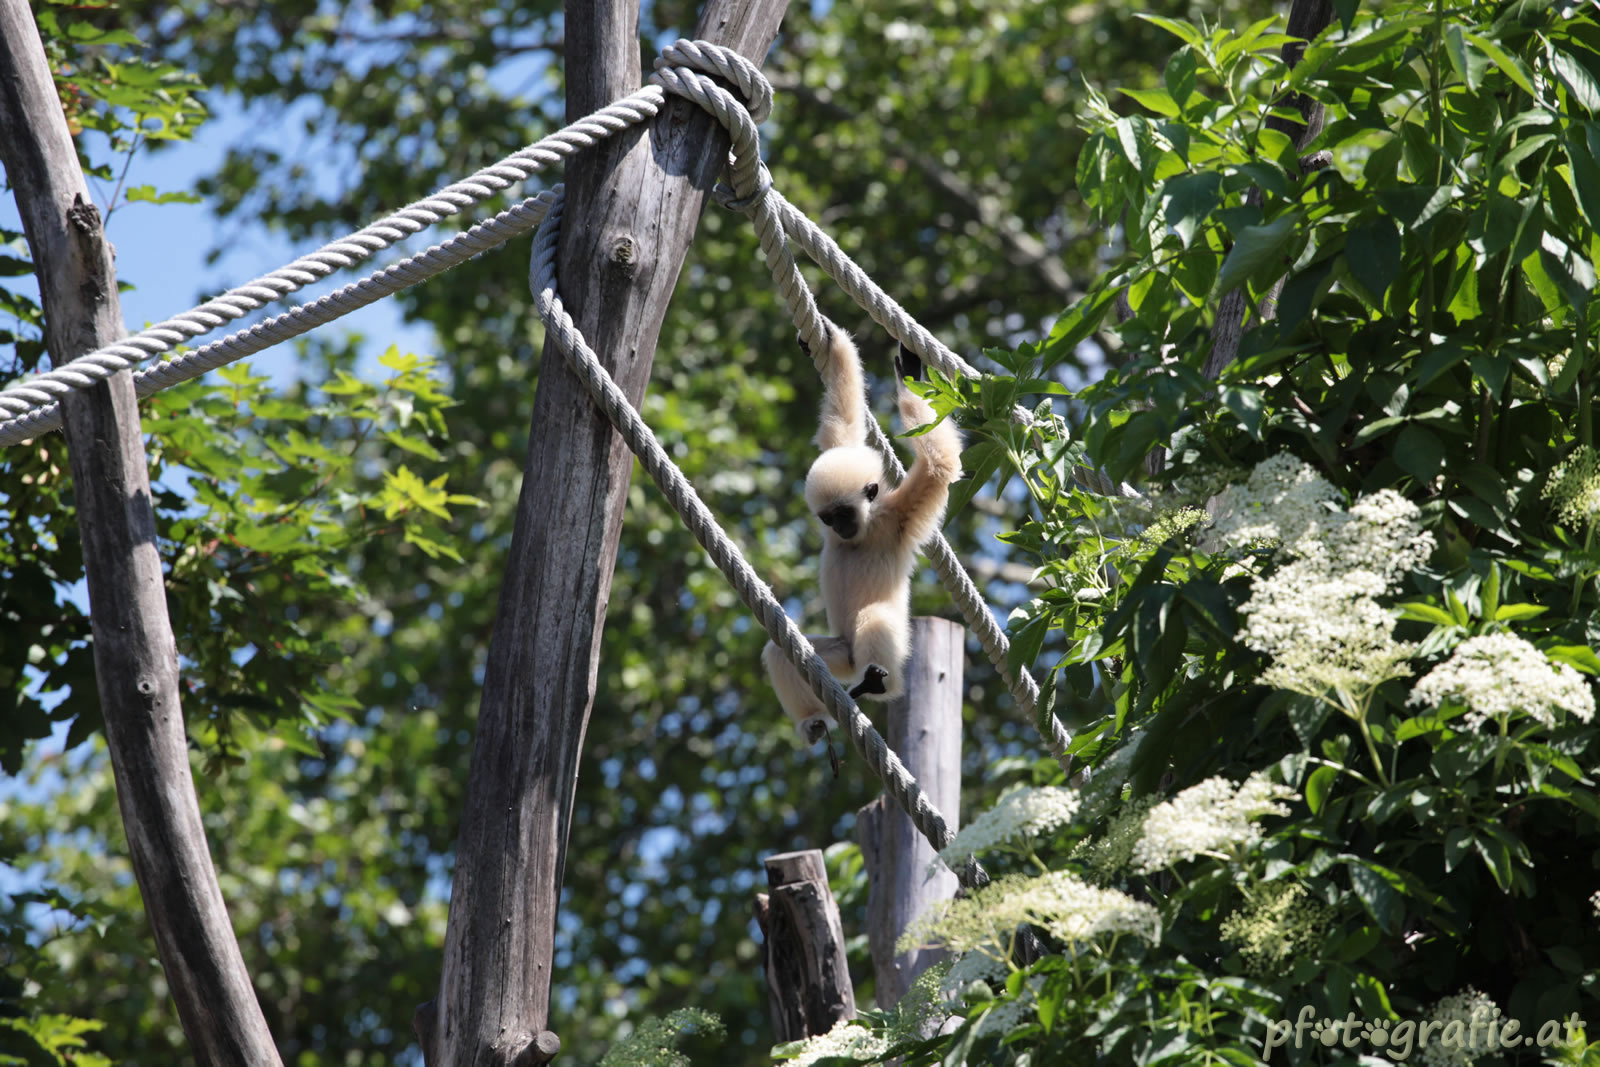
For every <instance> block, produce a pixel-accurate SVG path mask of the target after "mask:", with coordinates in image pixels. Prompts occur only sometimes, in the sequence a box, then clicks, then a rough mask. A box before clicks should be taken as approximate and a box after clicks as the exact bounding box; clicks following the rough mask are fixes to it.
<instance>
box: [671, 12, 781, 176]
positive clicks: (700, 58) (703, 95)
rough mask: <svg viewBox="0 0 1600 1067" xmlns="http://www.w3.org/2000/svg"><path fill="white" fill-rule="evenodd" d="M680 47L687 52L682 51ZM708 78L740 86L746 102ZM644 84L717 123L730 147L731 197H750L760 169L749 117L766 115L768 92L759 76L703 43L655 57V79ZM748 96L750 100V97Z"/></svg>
mask: <svg viewBox="0 0 1600 1067" xmlns="http://www.w3.org/2000/svg"><path fill="white" fill-rule="evenodd" d="M686 45H687V46H690V47H687V48H685V47H684V46H686ZM719 60H721V61H720V62H719ZM732 60H738V62H739V63H740V64H743V65H744V67H743V68H740V67H737V66H735V65H734V64H733V63H732V62H731V61H732ZM746 68H747V69H746ZM701 71H705V72H706V73H701ZM728 71H733V72H735V73H740V74H742V75H743V76H744V78H745V79H746V80H747V81H748V80H749V79H755V80H756V81H757V82H759V85H760V86H762V87H764V89H758V88H756V87H755V85H754V84H752V85H751V87H750V89H749V90H746V89H745V86H744V82H741V81H740V80H739V78H737V77H731V76H730V74H729V73H728ZM714 77H730V78H731V80H733V81H734V83H735V84H736V85H739V86H740V91H741V92H746V93H747V96H746V99H747V100H749V101H750V102H749V103H746V101H745V100H740V99H739V98H738V97H736V96H734V95H733V93H731V92H729V91H728V90H727V89H724V88H723V87H722V86H721V85H720V84H718V83H717V82H716V81H715V80H714ZM649 81H650V84H651V85H657V86H660V87H661V88H662V89H664V90H665V91H667V92H668V93H671V94H672V95H674V96H681V97H683V98H684V99H685V100H691V101H693V102H694V103H695V104H698V105H699V106H700V107H702V108H704V109H705V110H707V111H709V112H710V113H711V114H712V115H713V116H715V117H716V120H717V121H718V122H720V123H722V125H723V127H724V128H726V129H727V131H728V136H729V138H731V139H732V141H733V160H732V161H731V162H730V163H729V164H728V172H729V175H730V177H731V181H732V184H733V188H734V192H735V193H737V194H738V195H739V196H750V195H752V194H754V193H755V191H756V186H757V184H758V182H759V178H760V176H759V171H760V168H761V136H760V134H758V133H757V132H756V123H757V122H758V121H759V120H758V119H757V118H756V117H755V116H756V111H757V110H761V112H762V117H765V116H766V115H767V114H770V113H771V111H772V86H771V85H770V84H768V83H767V80H766V78H764V77H762V76H761V72H760V71H759V70H756V69H755V67H754V66H752V65H751V64H750V63H749V61H748V60H746V59H745V58H744V57H743V56H741V55H739V54H738V53H737V52H732V51H729V50H728V49H726V48H719V47H717V46H715V45H710V44H707V43H706V42H705V41H679V42H678V43H677V44H675V45H672V46H671V47H669V48H667V49H665V50H664V51H663V52H662V53H661V58H660V59H659V60H657V62H656V70H655V73H654V74H652V75H650V79H649ZM750 93H754V96H753V97H751V96H750V95H749V94H750ZM763 101H765V102H764V103H763Z"/></svg>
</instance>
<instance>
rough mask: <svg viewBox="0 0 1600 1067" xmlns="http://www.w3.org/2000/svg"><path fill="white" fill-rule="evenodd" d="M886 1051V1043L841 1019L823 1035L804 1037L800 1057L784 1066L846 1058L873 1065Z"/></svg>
mask: <svg viewBox="0 0 1600 1067" xmlns="http://www.w3.org/2000/svg"><path fill="white" fill-rule="evenodd" d="M888 1048H889V1044H888V1042H886V1041H884V1039H883V1038H881V1037H879V1036H878V1035H877V1034H875V1033H873V1032H872V1031H871V1030H868V1029H867V1028H866V1027H864V1026H858V1025H856V1024H855V1021H854V1020H852V1019H840V1020H839V1021H838V1022H836V1023H834V1024H833V1029H832V1030H829V1031H828V1032H827V1033H825V1034H818V1035H816V1036H815V1037H808V1038H806V1043H805V1044H804V1045H803V1046H802V1047H801V1049H800V1054H799V1055H798V1056H796V1057H795V1058H794V1059H792V1060H785V1061H784V1062H785V1064H787V1067H811V1065H812V1064H813V1063H816V1062H817V1061H819V1060H825V1059H828V1058H830V1057H833V1056H848V1057H850V1058H851V1059H853V1060H855V1061H856V1062H857V1063H872V1062H874V1061H875V1060H876V1059H877V1058H878V1057H879V1056H881V1055H882V1054H883V1053H884V1052H885V1051H887V1049H888Z"/></svg>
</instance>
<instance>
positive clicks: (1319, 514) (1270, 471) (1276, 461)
mask: <svg viewBox="0 0 1600 1067" xmlns="http://www.w3.org/2000/svg"><path fill="white" fill-rule="evenodd" d="M1338 497H1339V493H1338V490H1336V489H1334V487H1333V486H1332V485H1330V484H1328V481H1327V480H1326V479H1325V478H1323V477H1322V476H1321V475H1319V474H1318V473H1317V472H1316V471H1314V470H1312V469H1311V468H1310V467H1309V466H1307V465H1306V464H1304V463H1302V462H1300V461H1299V460H1298V459H1296V458H1294V456H1292V455H1290V454H1289V453H1287V452H1280V453H1278V454H1277V455H1276V456H1273V457H1271V458H1270V459H1265V460H1262V461H1261V462H1260V463H1258V464H1257V465H1256V469H1255V470H1253V471H1251V472H1250V479H1249V480H1248V481H1247V482H1245V484H1244V485H1230V486H1229V487H1228V488H1226V489H1224V490H1223V491H1222V492H1221V494H1219V495H1218V496H1217V501H1216V515H1217V521H1216V523H1215V524H1214V525H1213V526H1212V527H1211V531H1210V533H1209V535H1208V537H1207V541H1206V543H1207V546H1208V547H1209V548H1211V549H1212V550H1215V549H1217V548H1219V547H1226V548H1234V549H1249V548H1255V547H1258V546H1260V545H1266V544H1282V545H1285V546H1291V547H1292V546H1293V545H1294V544H1295V543H1296V542H1298V541H1299V540H1300V538H1301V537H1302V536H1303V535H1304V534H1305V533H1306V532H1307V531H1308V530H1311V529H1313V528H1315V527H1317V526H1319V525H1320V524H1321V523H1322V522H1323V521H1324V520H1325V519H1326V517H1327V516H1328V515H1329V514H1330V513H1331V512H1330V509H1329V505H1330V504H1331V503H1333V502H1334V501H1335V500H1337V499H1338Z"/></svg>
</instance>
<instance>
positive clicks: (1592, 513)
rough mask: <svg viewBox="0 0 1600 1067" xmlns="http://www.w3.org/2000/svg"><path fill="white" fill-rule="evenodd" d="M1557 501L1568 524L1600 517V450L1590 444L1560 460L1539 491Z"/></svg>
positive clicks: (1559, 513) (1588, 522)
mask: <svg viewBox="0 0 1600 1067" xmlns="http://www.w3.org/2000/svg"><path fill="white" fill-rule="evenodd" d="M1539 495H1540V496H1542V497H1543V498H1544V499H1546V500H1549V501H1551V502H1553V503H1554V505H1555V509H1556V517H1557V518H1559V519H1560V520H1561V521H1562V522H1564V523H1566V524H1567V525H1568V526H1578V525H1593V524H1594V522H1595V520H1596V519H1600V452H1596V451H1595V450H1594V449H1592V448H1590V447H1589V446H1588V445H1583V446H1581V447H1579V448H1578V449H1577V450H1576V451H1574V452H1573V453H1572V455H1570V456H1568V457H1567V458H1566V459H1564V460H1562V461H1561V462H1560V463H1558V464H1556V467H1555V469H1554V470H1552V471H1551V472H1550V479H1549V481H1547V482H1545V483H1544V489H1543V491H1541V493H1540V494H1539Z"/></svg>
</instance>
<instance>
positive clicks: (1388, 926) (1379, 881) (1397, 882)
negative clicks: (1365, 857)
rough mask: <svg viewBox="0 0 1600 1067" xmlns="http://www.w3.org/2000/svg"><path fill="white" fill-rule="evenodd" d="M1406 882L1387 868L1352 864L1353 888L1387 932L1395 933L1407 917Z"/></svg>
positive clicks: (1357, 861) (1373, 864)
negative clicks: (1404, 890) (1404, 895)
mask: <svg viewBox="0 0 1600 1067" xmlns="http://www.w3.org/2000/svg"><path fill="white" fill-rule="evenodd" d="M1404 884H1405V883H1404V881H1403V880H1402V879H1401V878H1400V877H1399V876H1398V875H1397V874H1395V872H1394V871H1391V870H1389V869H1388V868H1387V867H1382V866H1380V865H1378V864H1376V863H1367V862H1365V861H1361V860H1354V861H1353V862H1351V863H1350V887H1351V888H1352V889H1354V890H1355V893H1356V896H1357V898H1359V899H1360V901H1361V903H1362V905H1363V906H1364V907H1365V908H1366V909H1367V913H1368V914H1369V915H1371V916H1372V918H1373V919H1374V920H1376V921H1377V924H1378V925H1379V926H1380V927H1381V928H1382V929H1383V931H1384V933H1387V934H1396V933H1399V931H1400V924H1401V922H1402V921H1403V920H1404V918H1405V910H1406V909H1405V898H1404V897H1403V896H1402V895H1401V892H1400V890H1401V888H1402V887H1403V886H1404Z"/></svg>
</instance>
